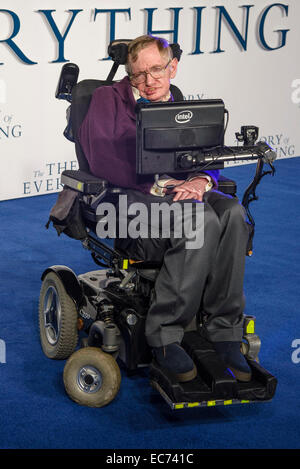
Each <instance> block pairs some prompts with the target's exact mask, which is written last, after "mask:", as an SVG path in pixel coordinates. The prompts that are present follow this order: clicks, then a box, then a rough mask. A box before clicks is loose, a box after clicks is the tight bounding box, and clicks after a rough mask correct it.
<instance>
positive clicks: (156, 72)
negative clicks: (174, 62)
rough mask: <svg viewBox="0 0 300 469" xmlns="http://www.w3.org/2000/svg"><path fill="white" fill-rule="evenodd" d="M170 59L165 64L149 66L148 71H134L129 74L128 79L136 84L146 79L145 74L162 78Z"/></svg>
mask: <svg viewBox="0 0 300 469" xmlns="http://www.w3.org/2000/svg"><path fill="white" fill-rule="evenodd" d="M170 63H171V60H169V62H168V63H167V65H164V66H163V67H151V68H150V70H149V71H148V72H146V71H145V72H140V73H135V74H134V75H129V78H130V81H131V82H132V83H134V84H136V85H140V84H141V83H144V82H145V81H146V80H147V75H148V74H149V75H151V76H152V78H154V79H156V80H157V79H158V78H162V77H163V76H164V75H165V72H166V69H167V68H168V66H169V65H170Z"/></svg>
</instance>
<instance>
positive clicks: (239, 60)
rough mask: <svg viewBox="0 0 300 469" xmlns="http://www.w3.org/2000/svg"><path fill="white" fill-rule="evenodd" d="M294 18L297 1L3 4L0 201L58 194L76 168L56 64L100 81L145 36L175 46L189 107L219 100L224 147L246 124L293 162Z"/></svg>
mask: <svg viewBox="0 0 300 469" xmlns="http://www.w3.org/2000/svg"><path fill="white" fill-rule="evenodd" d="M299 14H300V2H299V1H297V0H289V1H282V2H273V1H272V0H254V1H252V2H241V1H239V0H234V1H232V0H222V1H221V2H217V3H216V4H214V3H213V2H210V1H208V0H207V1H205V0H204V1H201V2H200V1H199V2H197V1H194V0H193V1H189V0H186V1H185V2H183V1H182V0H169V1H166V2H163V4H162V2H158V1H155V0H152V1H151V2H147V0H143V1H138V0H118V1H117V0H111V2H110V3H109V6H107V5H106V6H104V5H103V4H102V2H95V1H94V0H85V1H83V0H72V1H70V0H63V1H61V0H43V1H41V0H28V1H27V2H26V5H25V6H24V2H23V1H22V0H9V1H7V0H3V1H2V2H1V8H0V146H1V164H2V168H1V193H0V199H1V200H6V199H11V198H20V197H29V196H35V195H41V194H48V193H53V192H58V191H60V190H61V182H60V176H61V173H62V171H63V170H64V169H77V160H76V156H75V151H74V145H73V143H71V142H70V141H68V140H67V139H66V138H65V137H64V136H63V131H64V129H65V127H66V111H67V107H68V103H67V102H65V101H59V100H57V99H55V90H56V87H57V83H58V78H59V75H60V71H61V68H62V66H63V65H64V64H66V63H69V62H70V63H76V64H77V65H78V66H79V68H80V74H79V80H82V79H85V78H97V79H105V78H106V77H107V75H108V73H109V71H110V68H111V66H112V62H111V60H109V57H108V56H107V47H108V44H109V42H110V41H111V40H113V39H115V38H129V39H130V38H134V37H136V36H139V35H142V34H146V33H150V34H155V35H159V36H163V37H165V38H166V39H168V40H169V41H170V42H178V43H179V44H180V47H181V49H182V50H183V54H182V57H181V61H180V67H179V69H178V74H177V77H176V79H175V80H174V83H175V84H176V85H177V86H178V87H179V88H180V89H181V90H182V92H183V94H184V97H185V99H188V100H190V99H202V98H221V99H223V101H224V103H225V106H226V108H227V109H228V111H229V116H230V119H229V123H228V128H227V130H226V138H225V143H226V144H227V145H234V144H235V143H236V140H235V139H236V137H235V133H236V132H238V131H239V130H240V127H241V125H249V124H250V125H255V126H257V127H259V139H261V140H263V141H266V142H267V143H269V144H270V145H271V146H272V147H273V148H274V149H275V150H276V152H277V155H278V157H279V158H291V157H294V156H299V155H300V134H299V121H300V71H299V65H298V60H297V58H298V46H299V43H300V41H299V39H300V30H299V25H298V18H299ZM124 73H125V72H124V67H123V66H121V67H120V68H119V70H118V72H117V75H116V79H120V78H122V76H123V75H124Z"/></svg>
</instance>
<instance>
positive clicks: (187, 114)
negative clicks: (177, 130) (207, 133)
mask: <svg viewBox="0 0 300 469" xmlns="http://www.w3.org/2000/svg"><path fill="white" fill-rule="evenodd" d="M192 117H193V113H192V111H181V112H179V113H178V114H177V115H176V116H175V121H176V122H177V123H178V124H186V123H187V122H189V121H190V120H191V118H192Z"/></svg>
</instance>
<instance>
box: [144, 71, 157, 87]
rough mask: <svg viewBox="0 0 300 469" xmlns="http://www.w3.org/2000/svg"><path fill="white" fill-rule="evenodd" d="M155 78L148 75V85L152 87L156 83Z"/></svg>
mask: <svg viewBox="0 0 300 469" xmlns="http://www.w3.org/2000/svg"><path fill="white" fill-rule="evenodd" d="M154 81H155V78H153V77H152V76H151V75H150V73H146V85H148V86H150V85H152V84H153V83H154Z"/></svg>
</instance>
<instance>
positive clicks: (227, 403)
mask: <svg viewBox="0 0 300 469" xmlns="http://www.w3.org/2000/svg"><path fill="white" fill-rule="evenodd" d="M230 404H232V401H224V405H230Z"/></svg>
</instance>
